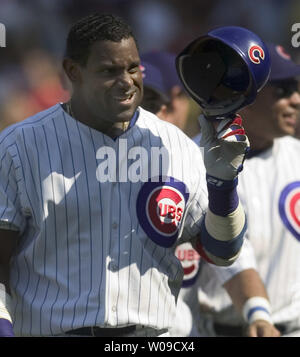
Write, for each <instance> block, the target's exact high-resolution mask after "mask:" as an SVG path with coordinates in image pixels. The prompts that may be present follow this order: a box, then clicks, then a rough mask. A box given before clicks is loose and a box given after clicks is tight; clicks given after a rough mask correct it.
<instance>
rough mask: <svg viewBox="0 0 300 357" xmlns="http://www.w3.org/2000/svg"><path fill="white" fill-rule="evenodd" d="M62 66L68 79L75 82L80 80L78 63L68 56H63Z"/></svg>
mask: <svg viewBox="0 0 300 357" xmlns="http://www.w3.org/2000/svg"><path fill="white" fill-rule="evenodd" d="M63 68H64V70H65V73H66V75H67V76H68V78H69V79H70V81H71V82H72V83H73V84H75V83H78V82H80V81H81V69H80V65H79V64H78V63H76V62H74V61H73V60H71V59H70V58H64V60H63Z"/></svg>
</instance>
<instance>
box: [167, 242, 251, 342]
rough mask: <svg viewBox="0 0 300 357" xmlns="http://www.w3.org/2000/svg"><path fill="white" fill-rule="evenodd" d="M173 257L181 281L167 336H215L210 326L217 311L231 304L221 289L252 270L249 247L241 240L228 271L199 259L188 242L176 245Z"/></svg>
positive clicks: (239, 318) (234, 314)
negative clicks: (246, 271)
mask: <svg viewBox="0 0 300 357" xmlns="http://www.w3.org/2000/svg"><path fill="white" fill-rule="evenodd" d="M175 254H176V256H177V257H178V259H179V260H180V261H181V263H182V266H183V272H184V277H183V283H182V288H181V290H180V293H179V296H178V302H179V303H178V304H177V311H176V320H175V321H174V325H173V327H172V328H171V329H170V330H169V332H170V336H173V337H177V336H184V337H186V336H189V337H196V336H212V335H214V334H215V333H214V330H213V325H212V323H213V320H214V317H215V315H216V314H217V315H218V317H220V320H221V316H219V315H220V314H219V313H220V311H221V310H223V309H225V308H228V306H230V305H231V303H232V302H231V299H230V297H229V295H228V294H227V292H226V290H225V289H224V288H223V285H224V284H225V283H226V282H227V281H228V280H230V279H231V278H233V277H234V276H235V275H236V274H238V273H240V272H241V271H243V270H246V269H256V263H255V258H254V252H253V249H252V246H251V244H250V243H249V241H248V240H247V239H246V240H244V244H243V248H242V250H241V253H240V255H239V256H238V258H237V260H236V261H235V262H234V263H233V264H232V265H230V266H228V267H220V266H216V265H214V264H210V263H208V262H206V261H205V260H203V259H201V257H200V256H199V254H198V253H197V252H196V251H195V250H194V249H193V247H192V246H191V244H190V243H189V242H187V243H183V244H180V245H179V246H178V247H177V248H176V251H175ZM188 309H189V310H190V311H187V310H188ZM231 313H232V312H231ZM234 317H235V319H237V321H240V320H241V316H240V314H238V313H234V312H233V315H232V318H234Z"/></svg>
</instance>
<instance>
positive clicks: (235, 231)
mask: <svg viewBox="0 0 300 357" xmlns="http://www.w3.org/2000/svg"><path fill="white" fill-rule="evenodd" d="M217 185H219V183H218V182H216V183H212V182H211V180H210V177H208V183H207V186H208V193H209V207H208V210H207V212H206V215H205V218H204V220H203V222H202V226H201V237H200V242H199V243H198V249H197V250H198V251H199V250H200V251H199V253H200V254H201V255H202V256H204V258H206V260H208V261H209V262H210V263H214V264H216V265H230V264H232V263H233V262H234V261H235V260H236V258H237V256H238V255H239V252H240V249H241V247H242V244H243V237H244V232H245V230H246V218H245V213H244V210H243V207H242V205H241V204H240V202H239V198H238V195H237V191H236V186H237V179H236V180H234V181H227V182H225V184H224V181H223V186H217ZM224 186H225V187H224Z"/></svg>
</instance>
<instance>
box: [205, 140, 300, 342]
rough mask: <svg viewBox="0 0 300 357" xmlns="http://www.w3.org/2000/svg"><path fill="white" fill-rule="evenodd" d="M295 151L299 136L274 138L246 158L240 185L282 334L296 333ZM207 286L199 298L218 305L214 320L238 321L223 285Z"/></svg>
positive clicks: (299, 206) (298, 228) (299, 212)
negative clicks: (270, 142)
mask: <svg viewBox="0 0 300 357" xmlns="http://www.w3.org/2000/svg"><path fill="white" fill-rule="evenodd" d="M299 152H300V141H299V140H298V139H295V138H292V137H289V136H286V137H283V138H280V139H276V140H275V142H274V145H273V147H272V148H270V149H268V150H266V151H264V152H262V153H260V154H258V155H257V156H254V157H252V158H251V159H248V160H246V162H245V163H244V170H243V171H242V172H241V174H240V175H239V185H238V192H239V197H240V199H241V201H242V203H243V207H244V208H245V211H246V214H247V222H248V232H247V234H246V237H247V238H249V240H250V242H251V244H252V246H253V249H254V254H255V258H256V264H257V270H258V272H259V274H260V276H261V278H262V280H263V282H264V285H265V287H266V289H267V293H268V296H269V299H270V303H271V307H272V320H273V322H274V323H275V324H280V325H282V326H284V328H285V332H283V335H288V336H300V314H299V311H300V264H299V257H300V165H299ZM217 270H218V268H217ZM212 281H213V280H212V279H210V282H212ZM207 291H208V292H209V299H207V298H206V296H205V295H203V294H202V295H201V296H200V299H201V301H202V302H205V301H206V302H207V303H209V304H210V305H211V306H212V308H213V309H214V310H215V311H216V314H215V316H214V320H215V321H218V322H220V323H223V324H230V325H231V324H238V323H240V322H241V321H239V319H238V317H237V316H236V313H235V311H234V308H233V306H231V307H230V306H229V304H230V300H229V297H228V295H227V294H226V292H225V291H223V292H222V290H221V289H220V288H217V287H215V288H213V287H211V288H209V287H208V290H207ZM213 295H215V296H217V298H216V300H214V299H212V296H213ZM202 333H203V330H202Z"/></svg>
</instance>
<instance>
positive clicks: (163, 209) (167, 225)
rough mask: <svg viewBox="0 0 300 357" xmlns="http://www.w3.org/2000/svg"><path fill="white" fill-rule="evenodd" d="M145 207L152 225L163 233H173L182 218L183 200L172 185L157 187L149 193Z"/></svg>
mask: <svg viewBox="0 0 300 357" xmlns="http://www.w3.org/2000/svg"><path fill="white" fill-rule="evenodd" d="M146 207H147V209H146V212H147V215H148V218H149V221H150V222H151V225H152V227H153V228H154V229H155V230H156V231H158V232H160V233H162V234H164V235H173V234H174V233H175V232H176V231H177V229H178V226H179V223H180V221H181V219H182V215H183V211H184V207H185V200H184V197H183V195H182V194H181V192H180V191H178V190H176V189H175V188H174V187H159V188H156V189H155V190H154V191H153V192H152V193H151V194H150V196H149V198H148V202H147V204H146Z"/></svg>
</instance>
